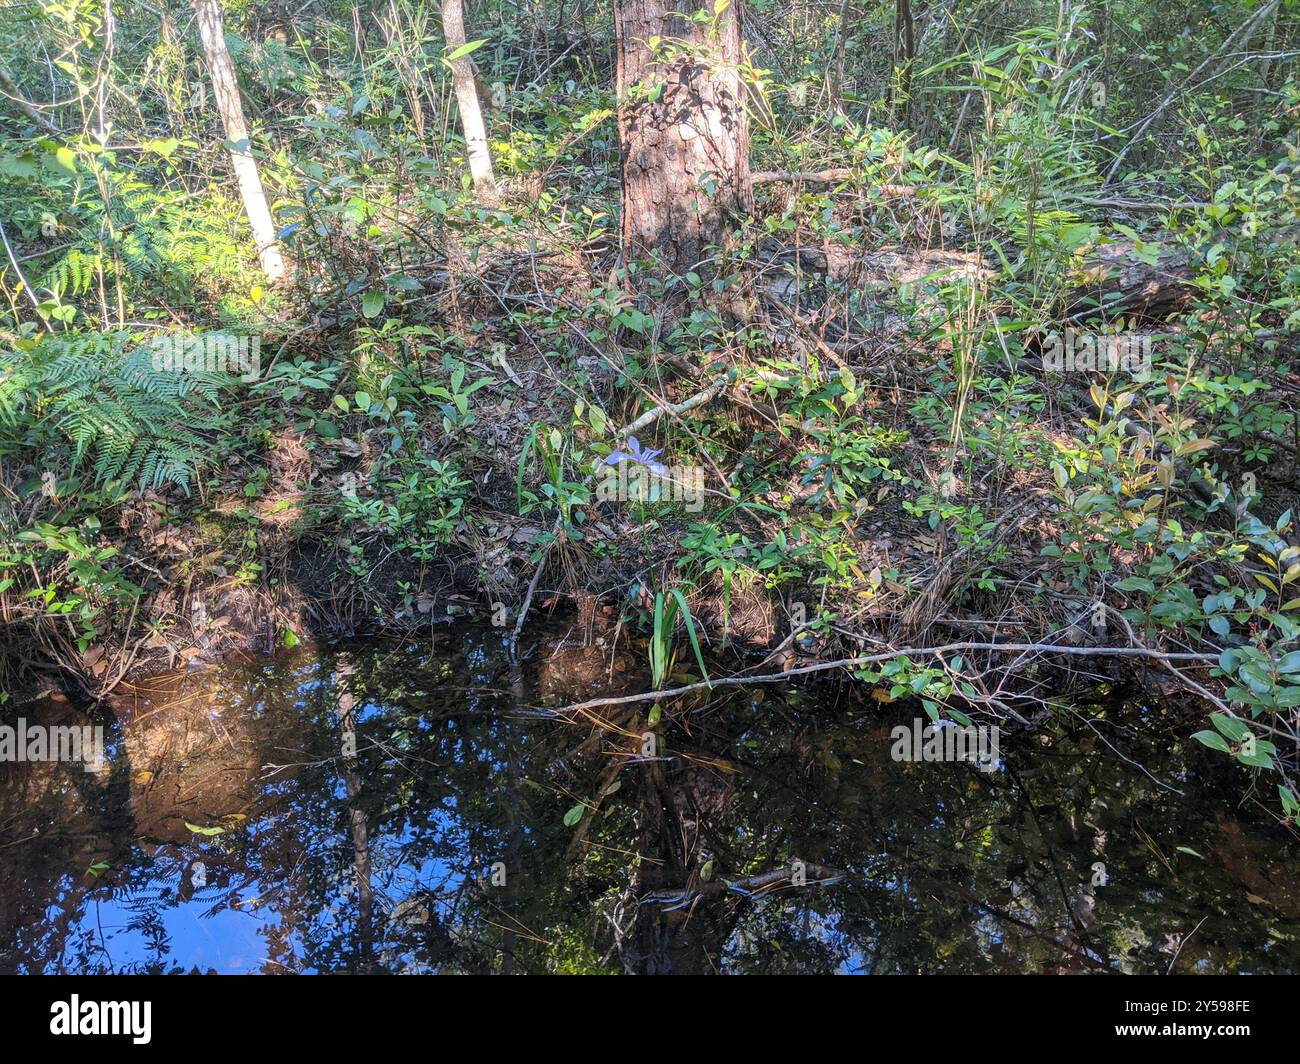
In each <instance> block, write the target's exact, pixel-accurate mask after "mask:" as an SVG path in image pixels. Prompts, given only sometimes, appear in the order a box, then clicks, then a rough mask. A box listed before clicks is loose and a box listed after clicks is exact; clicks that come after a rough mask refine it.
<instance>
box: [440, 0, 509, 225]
mask: <svg viewBox="0 0 1300 1064" xmlns="http://www.w3.org/2000/svg"><path fill="white" fill-rule="evenodd" d="M442 36H443V39H444V40H445V41H446V42H447V51H448V53H451V52H454V51H455V50H456V49H457V48H460V47H461V46H462V45H463V44H464V43H465V13H464V10H463V5H462V2H461V0H442ZM451 83H452V87H453V88H454V89H455V90H456V104H457V106H458V107H459V108H460V124H461V128H462V129H464V131H465V148H466V151H467V153H468V155H469V173H470V176H471V177H472V178H473V179H474V196H475V198H476V199H477V200H478V201H479V203H481V204H483V205H484V206H486V207H494V206H496V203H497V179H496V174H494V173H493V172H492V155H491V153H490V152H489V151H488V142H487V130H486V129H485V128H484V126H483V111H482V109H481V108H480V107H479V102H478V89H477V88H475V86H474V64H473V62H472V61H471V60H470V58H469V56H461V57H460V58H459V59H453V60H452V62H451Z"/></svg>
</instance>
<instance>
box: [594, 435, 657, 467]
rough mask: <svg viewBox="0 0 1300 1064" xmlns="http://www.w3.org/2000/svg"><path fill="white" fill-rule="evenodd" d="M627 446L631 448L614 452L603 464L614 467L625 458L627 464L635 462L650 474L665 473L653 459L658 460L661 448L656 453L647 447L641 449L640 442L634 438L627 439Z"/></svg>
mask: <svg viewBox="0 0 1300 1064" xmlns="http://www.w3.org/2000/svg"><path fill="white" fill-rule="evenodd" d="M627 445H628V447H630V448H631V450H629V451H615V452H614V453H613V454H611V455H610V456H609V457H608V458H606V459H605V464H606V465H612V466H616V465H618V464H619V462H621V461H623V459H624V458H626V459H627V460H628V461H629V462H635V463H636V464H637V465H643V466H645V467H646V468H647V469H648V470H650V472H651V473H663V472H665V470H664V467H663V465H661V464H660V463H659V462H657V461H655V459H656V458H658V457H659V455H660V454H662V453H663V449H662V448H660V450H658V451H655V450H652V449H650V448H648V447H647V448H644V449H643V448H642V447H641V441H640V440H638V439H637V438H636V437H635V436H629V437H628V438H627Z"/></svg>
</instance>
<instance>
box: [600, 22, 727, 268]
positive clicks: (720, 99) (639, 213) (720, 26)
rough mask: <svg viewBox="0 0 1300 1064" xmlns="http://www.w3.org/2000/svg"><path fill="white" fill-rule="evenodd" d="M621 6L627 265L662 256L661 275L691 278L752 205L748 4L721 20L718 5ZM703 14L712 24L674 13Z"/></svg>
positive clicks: (619, 39) (619, 46) (617, 31)
mask: <svg viewBox="0 0 1300 1064" xmlns="http://www.w3.org/2000/svg"><path fill="white" fill-rule="evenodd" d="M615 6H616V10H615V41H616V46H617V50H618V100H619V112H618V124H619V139H620V141H621V145H622V171H623V255H624V260H625V261H632V260H636V259H648V258H650V257H651V256H652V255H657V257H658V263H659V266H658V268H657V269H656V270H653V271H652V272H653V273H657V274H658V275H659V276H660V277H661V278H666V277H667V276H669V275H674V274H675V275H677V276H679V277H682V276H685V275H686V274H687V273H688V272H689V271H691V270H699V269H702V267H701V263H702V262H703V261H704V260H705V259H706V258H708V257H709V256H710V254H711V252H710V250H709V248H710V246H711V245H713V246H716V245H720V244H722V243H723V242H724V240H725V238H726V234H727V224H728V221H729V218H730V216H732V215H738V214H746V213H748V212H749V209H750V205H751V200H752V190H751V186H750V177H749V121H748V117H747V115H746V112H745V108H744V103H743V98H742V93H743V91H744V89H743V86H742V84H741V79H740V73H739V64H740V63H741V61H742V58H743V53H742V42H741V32H740V21H741V14H740V10H739V8H740V2H739V0H733V2H732V3H731V4H729V5H728V6H726V7H725V8H724V9H723V10H722V11H721V12H719V13H718V14H717V15H714V4H713V0H619V2H618V3H617V4H616V5H615ZM696 11H704V12H706V13H707V14H708V15H709V16H710V18H708V19H706V20H705V21H704V22H691V21H688V20H687V19H685V18H682V17H680V16H678V15H675V14H673V13H674V12H681V13H682V14H685V15H690V14H692V13H693V12H696ZM651 38H660V42H659V54H658V55H656V53H655V51H654V50H652V49H651V47H650V41H651ZM705 272H707V271H705Z"/></svg>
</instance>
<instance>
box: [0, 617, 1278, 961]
mask: <svg viewBox="0 0 1300 1064" xmlns="http://www.w3.org/2000/svg"><path fill="white" fill-rule="evenodd" d="M497 642H498V641H497V637H496V636H495V635H494V634H493V633H490V632H489V633H480V632H473V631H470V632H462V633H458V634H457V635H456V637H455V638H453V637H452V636H443V637H442V645H439V646H438V647H436V648H435V649H434V650H433V651H432V652H428V651H426V652H423V653H417V652H414V651H409V650H408V651H404V652H393V651H390V650H385V649H380V648H373V647H370V648H353V649H352V650H351V651H350V652H348V653H346V654H343V655H338V656H335V657H333V658H327V659H323V660H316V659H313V658H310V657H307V656H299V657H295V658H292V659H288V661H287V662H282V663H264V662H259V663H253V664H249V665H245V666H241V667H235V666H229V667H226V668H224V669H222V670H221V671H220V672H218V673H212V674H203V675H201V676H199V677H195V678H190V679H186V680H184V681H177V682H170V683H166V684H164V683H159V684H156V685H155V689H154V690H153V691H152V692H150V693H148V694H147V696H145V697H142V698H140V699H139V700H137V701H133V702H123V703H122V704H119V705H118V706H116V707H115V710H116V714H117V723H116V725H114V728H113V736H112V737H113V752H114V759H113V762H112V768H111V770H110V771H108V772H106V773H102V774H99V775H94V774H87V773H84V772H81V771H80V769H75V768H69V767H61V766H49V765H21V766H14V765H10V766H4V767H3V769H2V770H0V846H3V847H4V849H0V967H3V968H4V969H6V970H28V971H30V970H45V971H58V970H64V971H99V970H104V971H108V970H116V971H122V970H148V971H167V970H176V969H182V970H189V969H191V968H192V967H194V966H196V965H197V966H199V967H205V966H207V965H208V964H213V963H215V962H214V961H213V959H212V958H213V956H214V954H213V953H212V951H211V950H210V949H209V948H208V945H207V944H205V940H204V938H203V933H202V932H203V929H204V928H213V929H214V930H212V931H211V935H212V936H216V937H219V935H220V934H222V933H224V930H223V929H225V928H227V927H230V926H234V925H233V924H229V923H223V922H222V921H223V920H226V921H233V920H238V921H244V922H241V923H239V925H238V926H240V927H245V926H246V927H251V928H252V929H254V930H255V933H256V935H257V937H258V940H259V942H260V945H259V966H260V969H261V970H264V971H286V970H288V971H348V970H351V971H375V970H380V971H412V972H426V971H441V972H452V971H463V972H500V971H511V972H537V971H620V970H634V971H674V972H686V971H732V972H782V971H846V970H847V971H866V972H880V973H885V972H916V971H923V972H937V971H944V972H964V971H1026V970H1028V971H1077V970H1089V969H1102V968H1113V969H1119V970H1127V971H1164V970H1166V968H1167V967H1168V966H1169V965H1170V963H1171V961H1172V960H1173V959H1174V956H1175V953H1177V962H1176V964H1177V970H1180V971H1191V970H1203V971H1239V970H1241V971H1254V970H1259V971H1270V970H1278V971H1286V970H1293V969H1294V968H1295V966H1296V960H1297V952H1298V950H1300V947H1297V938H1296V936H1297V931H1298V930H1300V884H1297V881H1296V879H1295V877H1294V875H1293V874H1292V873H1290V872H1289V871H1288V870H1287V867H1286V865H1287V860H1286V858H1287V856H1288V855H1293V854H1294V850H1293V849H1292V848H1291V841H1290V840H1288V839H1286V837H1285V836H1283V835H1281V834H1280V832H1279V831H1276V830H1274V829H1273V828H1272V827H1271V826H1270V825H1268V824H1266V823H1261V822H1260V821H1258V820H1255V819H1252V818H1250V817H1247V816H1245V815H1243V814H1240V813H1238V812H1235V811H1234V810H1233V809H1232V808H1231V806H1230V805H1229V804H1228V798H1229V797H1230V796H1231V795H1233V794H1234V793H1235V792H1236V790H1237V789H1238V787H1239V779H1237V778H1235V777H1224V776H1221V775H1220V772H1222V771H1223V767H1222V766H1220V765H1218V764H1217V763H1214V762H1212V761H1208V760H1206V759H1204V758H1202V757H1201V756H1200V754H1199V752H1198V751H1188V752H1186V755H1185V756H1187V757H1188V758H1190V759H1192V765H1193V767H1194V770H1195V771H1193V772H1188V771H1186V770H1185V769H1184V767H1183V766H1182V765H1180V764H1179V763H1178V762H1177V761H1176V759H1175V756H1174V754H1173V753H1168V752H1166V753H1163V754H1161V753H1158V752H1157V751H1159V750H1161V749H1165V750H1168V749H1169V748H1170V747H1171V746H1172V742H1171V740H1169V738H1168V737H1164V738H1162V739H1161V740H1160V741H1157V742H1154V743H1152V742H1147V741H1145V740H1144V739H1143V738H1142V736H1141V735H1140V734H1139V733H1138V732H1136V731H1135V730H1133V729H1131V728H1128V727H1127V726H1126V725H1125V723H1124V718H1123V715H1122V713H1121V712H1120V711H1119V710H1115V711H1112V713H1111V714H1109V715H1108V719H1107V720H1106V721H1104V722H1102V723H1101V724H1100V725H1099V726H1100V727H1102V728H1105V729H1109V731H1110V735H1109V737H1110V738H1111V740H1112V741H1115V742H1118V743H1120V744H1121V745H1125V746H1126V749H1128V750H1129V752H1130V753H1134V752H1137V753H1140V756H1141V760H1142V762H1143V764H1144V765H1145V766H1146V768H1147V769H1149V770H1150V773H1151V775H1152V776H1155V777H1156V778H1157V779H1159V780H1164V781H1167V782H1172V783H1173V784H1174V785H1176V786H1178V787H1179V788H1180V789H1182V790H1183V791H1184V792H1185V794H1184V795H1182V796H1180V795H1178V794H1175V793H1173V792H1172V791H1171V790H1168V789H1165V788H1163V787H1161V786H1160V785H1159V784H1158V783H1157V782H1155V780H1153V779H1151V778H1149V777H1148V776H1147V775H1145V774H1144V773H1142V772H1140V771H1138V770H1136V769H1135V768H1133V767H1132V766H1130V765H1126V764H1125V763H1124V762H1122V761H1120V760H1118V759H1117V758H1115V757H1113V756H1111V755H1109V753H1108V752H1107V751H1106V749H1105V747H1104V746H1103V744H1102V743H1101V741H1100V740H1099V739H1098V738H1097V736H1096V735H1095V734H1094V733H1093V732H1091V731H1088V732H1085V733H1084V737H1082V738H1080V737H1078V736H1073V737H1067V736H1064V735H1055V736H1052V737H1049V738H1048V739H1047V740H1045V741H1044V742H1042V743H1040V742H1039V741H1038V740H1035V741H1034V743H1033V744H1032V745H1031V744H1030V743H1028V742H1020V743H1014V742H1008V740H1007V739H1006V738H1004V747H1003V752H1004V759H1005V762H1006V765H1007V767H1006V770H1005V771H1003V772H1000V773H997V774H994V775H987V774H984V773H981V772H979V771H977V770H976V769H975V767H974V766H972V765H963V764H958V765H943V764H925V763H921V764H897V763H894V762H892V761H891V760H889V748H890V742H889V738H888V728H889V726H890V725H891V724H892V723H894V721H893V720H892V719H891V720H885V719H883V718H882V716H881V710H880V708H879V707H871V708H869V709H868V708H857V709H855V708H853V707H852V706H849V705H847V704H835V705H832V704H831V703H830V702H829V701H828V698H829V692H828V690H827V689H825V688H823V689H820V690H818V691H817V692H815V693H810V692H804V693H799V692H796V693H791V694H789V695H787V696H786V697H783V698H777V697H774V696H773V695H772V693H771V692H770V691H769V692H767V694H768V699H767V700H766V701H762V702H759V701H756V700H755V699H754V698H753V697H751V696H749V695H747V694H745V693H743V692H735V693H733V694H732V695H731V696H730V697H729V698H728V699H726V700H723V701H721V702H715V703H713V704H711V705H709V706H704V705H698V706H693V707H678V708H679V709H680V710H681V711H682V713H681V715H680V716H677V717H675V718H674V719H673V720H672V721H671V722H670V723H664V724H662V725H660V726H659V727H658V728H657V729H656V731H657V734H658V740H659V744H660V746H659V749H658V750H657V751H656V753H657V755H658V756H657V757H654V758H647V757H645V756H644V755H643V752H642V744H641V741H640V736H641V734H642V732H644V731H645V729H646V723H645V721H644V719H643V718H642V717H641V716H639V715H637V714H636V713H633V712H627V713H625V714H624V715H623V716H611V717H610V718H608V719H605V720H603V721H602V722H601V723H602V725H603V727H595V726H593V724H592V723H591V722H589V721H584V722H583V723H582V724H580V725H575V724H570V723H566V722H562V721H556V720H551V719H545V718H542V717H539V716H537V715H531V714H530V713H529V712H528V710H527V709H526V708H523V707H528V706H531V705H533V704H535V703H536V702H537V701H539V700H541V699H542V698H543V697H545V696H547V695H551V694H555V693H558V692H560V691H562V690H563V683H561V682H559V681H557V677H561V678H563V680H564V681H565V682H569V683H576V682H579V681H580V679H581V676H582V669H581V665H582V662H579V661H565V660H562V659H563V655H564V654H566V653H570V652H567V651H560V652H558V653H557V655H556V658H557V660H553V661H551V662H548V663H547V664H546V665H545V666H543V667H539V666H538V664H537V663H533V664H526V665H525V666H524V667H523V668H522V669H519V668H515V667H512V666H511V665H510V664H509V662H508V661H507V659H506V657H505V655H504V654H502V653H501V652H500V650H499V648H498V645H497ZM572 653H573V654H574V655H581V654H583V653H586V652H582V651H573V652H572ZM602 668H603V666H602ZM577 693H579V694H584V695H585V694H589V693H590V691H589V689H588V690H581V691H578V692H577ZM43 712H46V713H51V714H55V715H58V714H62V715H63V716H65V717H66V716H68V715H69V714H71V712H72V711H71V710H69V709H68V708H67V707H66V706H65V707H61V708H60V707H54V706H47V707H45V709H44V710H43ZM350 735H354V736H355V749H353V748H352V746H351V745H350V742H349V736H350ZM1180 756H1181V755H1180ZM579 803H585V804H586V805H588V806H589V807H590V808H591V809H592V810H594V811H593V812H590V813H589V814H588V815H586V816H584V817H583V818H582V819H581V820H580V822H579V823H578V824H577V825H572V824H571V825H566V824H565V823H564V818H565V814H566V812H567V811H569V810H570V809H572V808H573V807H574V806H575V805H578V804H579ZM191 824H192V825H195V826H196V827H201V828H206V827H220V828H222V834H220V835H217V836H213V837H206V836H204V835H202V834H196V833H195V832H194V831H193V830H192V829H191V828H190V827H189V826H187V825H191ZM37 828H39V829H40V831H39V833H38V834H37V835H36V836H35V837H31V836H32V833H33V831H34V830H35V829H37ZM1180 846H1181V847H1186V848H1187V849H1191V850H1195V851H1196V853H1197V854H1199V855H1200V856H1199V857H1198V856H1193V855H1191V854H1189V853H1186V852H1180V851H1179V850H1178V847H1180ZM796 860H798V861H802V862H804V863H805V864H806V865H807V866H809V867H812V868H816V869H821V870H823V871H825V870H831V871H833V872H835V873H840V874H842V878H840V879H839V880H838V881H837V882H835V883H834V884H833V885H827V886H820V887H819V886H813V885H808V886H795V885H793V884H792V883H791V881H790V878H789V876H787V875H786V874H785V872H784V871H783V870H786V869H790V868H792V864H791V863H792V862H793V861H796ZM1097 860H1103V861H1104V863H1105V865H1106V869H1107V874H1108V882H1107V884H1106V885H1105V886H1104V887H1101V888H1098V889H1096V890H1092V891H1089V890H1088V889H1087V888H1086V885H1087V883H1088V879H1089V876H1090V875H1091V872H1090V867H1091V865H1092V864H1093V863H1094V861H1097ZM199 863H201V864H202V865H203V867H204V871H205V879H206V881H204V882H199V883H198V885H196V879H195V869H196V867H197V865H198V864H199ZM94 865H103V866H105V867H104V868H103V870H102V872H101V874H100V875H99V876H97V877H96V876H95V875H92V874H87V869H89V868H90V867H91V866H94ZM494 873H495V875H494ZM502 874H503V875H504V882H502V881H501V880H502ZM202 878H204V877H200V879H202ZM815 878H816V877H815V876H810V877H809V879H815ZM494 879H495V882H494ZM737 882H739V883H740V884H742V885H744V884H748V885H749V886H750V887H751V888H753V889H757V890H758V893H754V894H752V895H750V896H743V895H741V894H739V893H737V892H736V890H735V889H734V886H731V887H729V886H728V884H733V885H734V884H736V883H737ZM755 884H758V885H760V886H759V887H757V888H756V887H755V886H754V885H755ZM105 912H110V913H111V919H110V926H109V927H107V928H106V927H104V926H103V915H104V913H105ZM185 913H188V914H191V915H192V916H193V917H194V919H193V920H191V921H190V923H185V922H184V921H181V922H180V923H177V917H178V915H180V914H185ZM124 927H126V928H129V929H130V933H128V932H127V931H125V930H123V928H124ZM195 927H197V928H198V929H199V930H198V931H195V930H194V928H195ZM176 928H181V929H182V930H181V931H176V930H175V929H176ZM1193 928H1196V933H1195V935H1194V936H1193V937H1192V938H1191V939H1190V940H1189V941H1186V942H1183V941H1182V940H1183V938H1184V937H1185V936H1187V935H1188V934H1189V933H1190V932H1191V931H1192V930H1193ZM1180 944H1181V950H1180V949H1179V947H1180Z"/></svg>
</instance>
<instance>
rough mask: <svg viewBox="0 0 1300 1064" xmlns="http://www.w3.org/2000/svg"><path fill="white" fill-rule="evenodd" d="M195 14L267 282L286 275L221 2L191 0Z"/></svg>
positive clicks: (277, 279) (213, 88) (222, 122)
mask: <svg viewBox="0 0 1300 1064" xmlns="http://www.w3.org/2000/svg"><path fill="white" fill-rule="evenodd" d="M194 13H195V14H196V15H197V16H198V23H199V38H200V39H201V40H202V41H203V53H204V55H205V56H206V57H207V60H208V72H209V73H210V74H211V76H212V92H213V95H214V96H215V97H216V100H217V110H218V111H220V113H221V124H222V125H223V126H224V127H225V130H226V140H228V141H230V142H231V143H233V144H235V145H237V146H236V147H234V148H232V149H231V151H230V159H231V162H232V163H233V164H234V167H235V177H236V179H238V181H239V194H240V195H241V196H242V197H243V200H244V212H245V213H246V214H247V215H248V223H249V225H251V226H252V227H253V240H254V242H255V243H256V245H257V255H258V258H259V259H260V260H261V263H262V272H263V273H265V274H266V278H267V280H268V281H279V280H282V279H283V278H284V276H285V263H284V259H283V258H282V257H281V255H280V245H279V243H278V242H277V241H276V239H275V223H274V222H272V221H271V208H270V207H269V206H268V205H267V202H266V192H265V191H264V190H263V189H262V178H261V175H260V174H258V172H257V162H256V161H255V160H254V159H253V150H252V145H251V143H250V142H249V136H248V124H247V123H246V122H245V121H244V105H243V102H242V101H241V100H240V98H239V82H238V81H237V80H236V79H235V65H234V64H233V63H232V62H231V61H230V53H229V52H228V51H227V50H226V35H225V30H224V28H223V26H222V17H221V4H220V3H219V0H194Z"/></svg>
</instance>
